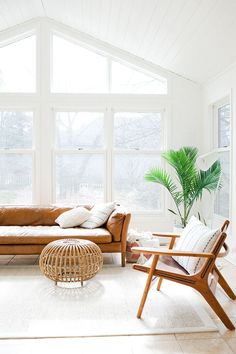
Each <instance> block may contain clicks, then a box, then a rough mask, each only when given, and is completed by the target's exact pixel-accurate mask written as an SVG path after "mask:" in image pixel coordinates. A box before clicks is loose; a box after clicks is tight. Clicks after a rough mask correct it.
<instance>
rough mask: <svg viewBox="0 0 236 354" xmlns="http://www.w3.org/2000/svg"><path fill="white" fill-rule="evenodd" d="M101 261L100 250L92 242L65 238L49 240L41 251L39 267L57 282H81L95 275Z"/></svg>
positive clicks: (100, 265)
mask: <svg viewBox="0 0 236 354" xmlns="http://www.w3.org/2000/svg"><path fill="white" fill-rule="evenodd" d="M102 263H103V257H102V252H101V250H100V248H99V247H98V246H97V245H96V244H95V243H93V242H91V241H87V240H78V239H65V240H57V241H53V242H50V243H49V244H48V245H47V246H46V247H45V248H44V249H43V251H42V253H41V255H40V258H39V267H40V269H41V271H42V272H43V273H44V275H45V276H46V277H48V278H49V279H51V280H54V281H55V282H56V283H57V282H81V285H83V281H85V280H88V279H90V278H92V277H94V276H95V274H96V273H97V272H98V271H99V270H100V269H101V267H102Z"/></svg>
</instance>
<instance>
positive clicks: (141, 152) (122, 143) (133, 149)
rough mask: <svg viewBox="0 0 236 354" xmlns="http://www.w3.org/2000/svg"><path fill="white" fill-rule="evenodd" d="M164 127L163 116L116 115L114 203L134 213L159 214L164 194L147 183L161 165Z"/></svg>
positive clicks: (125, 113) (147, 114)
mask: <svg viewBox="0 0 236 354" xmlns="http://www.w3.org/2000/svg"><path fill="white" fill-rule="evenodd" d="M162 149H163V124H162V116H161V113H160V112H117V113H115V115H114V187H113V191H114V199H116V200H118V201H120V202H121V203H122V204H124V205H127V206H129V207H130V208H131V209H133V210H150V209H151V210H160V209H161V203H162V198H161V191H160V188H159V187H158V186H157V185H154V184H152V183H147V182H146V181H145V180H144V174H145V172H146V171H147V170H148V169H149V168H150V167H151V166H156V165H160V155H159V152H160V151H161V150H162Z"/></svg>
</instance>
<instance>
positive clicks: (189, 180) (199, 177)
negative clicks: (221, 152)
mask: <svg viewBox="0 0 236 354" xmlns="http://www.w3.org/2000/svg"><path fill="white" fill-rule="evenodd" d="M162 157H163V158H164V159H165V160H166V161H167V162H168V164H169V165H170V166H171V167H172V168H173V169H174V171H175V174H176V175H175V177H172V176H171V175H170V174H169V173H168V172H167V171H165V170H164V169H162V168H160V167H152V168H150V169H149V170H148V171H147V173H146V174H145V179H146V180H147V181H149V182H154V183H158V184H160V185H162V186H164V187H165V188H166V189H167V190H168V191H169V193H170V195H171V197H172V199H173V202H174V205H175V210H172V209H168V210H169V211H170V212H171V213H173V214H174V215H177V216H178V217H179V218H180V223H181V225H182V226H183V227H184V226H186V224H187V222H188V219H189V216H190V212H191V209H192V207H193V205H194V203H195V202H196V201H197V200H201V198H202V195H203V191H204V190H207V191H208V192H209V193H211V192H214V191H216V190H217V188H218V187H219V181H220V176H221V166H220V162H219V161H218V160H217V161H215V162H214V163H213V164H212V166H211V167H210V168H209V169H208V170H207V171H201V170H199V169H198V168H197V166H196V160H197V157H198V149H197V148H195V147H182V148H181V149H179V150H169V151H166V152H164V153H163V154H162Z"/></svg>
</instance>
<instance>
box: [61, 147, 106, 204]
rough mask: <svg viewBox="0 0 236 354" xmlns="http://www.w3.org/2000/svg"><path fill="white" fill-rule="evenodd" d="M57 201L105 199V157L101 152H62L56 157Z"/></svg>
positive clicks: (99, 200)
mask: <svg viewBox="0 0 236 354" xmlns="http://www.w3.org/2000/svg"><path fill="white" fill-rule="evenodd" d="M56 201H57V202H60V203H72V204H76V203H79V204H81V203H98V202H101V203H102V202H103V201H104V158H103V156H102V155H99V154H75V155H72V154H61V155H58V156H57V157H56Z"/></svg>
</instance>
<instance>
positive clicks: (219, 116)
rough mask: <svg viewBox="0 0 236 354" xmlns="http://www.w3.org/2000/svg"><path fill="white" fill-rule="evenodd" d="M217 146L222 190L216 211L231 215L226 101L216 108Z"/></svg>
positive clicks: (228, 128)
mask: <svg viewBox="0 0 236 354" xmlns="http://www.w3.org/2000/svg"><path fill="white" fill-rule="evenodd" d="M214 121H215V137H216V139H215V145H216V150H217V152H218V156H219V160H220V162H221V168H222V175H221V184H222V188H221V189H220V190H219V191H218V193H217V196H216V201H215V207H214V211H215V213H216V214H217V215H220V216H223V217H229V214H230V103H229V100H228V99H225V100H223V101H221V102H219V103H217V104H216V105H215V106H214Z"/></svg>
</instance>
